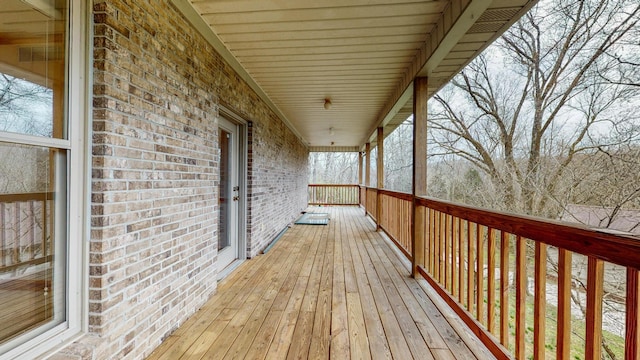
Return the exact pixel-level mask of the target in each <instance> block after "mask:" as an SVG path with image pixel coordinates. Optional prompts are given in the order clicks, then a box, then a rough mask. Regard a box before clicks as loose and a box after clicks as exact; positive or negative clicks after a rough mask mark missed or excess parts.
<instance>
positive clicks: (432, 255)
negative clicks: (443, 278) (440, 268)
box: [429, 209, 436, 277]
mask: <svg viewBox="0 0 640 360" xmlns="http://www.w3.org/2000/svg"><path fill="white" fill-rule="evenodd" d="M435 232H436V212H435V210H432V209H429V273H431V275H435V273H436V242H435ZM434 277H435V276H434Z"/></svg>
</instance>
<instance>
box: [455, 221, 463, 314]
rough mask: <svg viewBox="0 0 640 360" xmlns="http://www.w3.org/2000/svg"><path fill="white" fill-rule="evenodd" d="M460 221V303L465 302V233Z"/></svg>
mask: <svg viewBox="0 0 640 360" xmlns="http://www.w3.org/2000/svg"><path fill="white" fill-rule="evenodd" d="M456 219H458V249H459V250H458V294H459V297H458V299H459V300H460V303H463V302H464V274H465V272H464V232H463V228H462V223H463V221H462V219H461V218H456Z"/></svg>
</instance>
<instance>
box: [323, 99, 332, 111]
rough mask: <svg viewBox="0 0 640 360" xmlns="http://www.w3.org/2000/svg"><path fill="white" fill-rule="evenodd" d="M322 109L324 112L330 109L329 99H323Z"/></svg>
mask: <svg viewBox="0 0 640 360" xmlns="http://www.w3.org/2000/svg"><path fill="white" fill-rule="evenodd" d="M324 109H325V110H329V109H331V99H329V98H326V99H324Z"/></svg>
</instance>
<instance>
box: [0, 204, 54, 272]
mask: <svg viewBox="0 0 640 360" xmlns="http://www.w3.org/2000/svg"><path fill="white" fill-rule="evenodd" d="M51 199H52V194H51V193H27V194H2V195H0V274H1V273H5V272H8V271H12V270H14V269H17V268H18V267H21V266H25V265H34V264H41V263H45V262H47V261H50V259H51V250H52V249H51V246H50V245H51V244H50V241H49V239H50V236H48V232H49V231H48V229H47V217H48V207H47V202H49V201H51Z"/></svg>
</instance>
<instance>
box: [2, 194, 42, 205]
mask: <svg viewBox="0 0 640 360" xmlns="http://www.w3.org/2000/svg"><path fill="white" fill-rule="evenodd" d="M51 199H53V193H52V192H38V193H22V194H0V202H3V203H9V202H21V201H33V200H36V201H44V200H51Z"/></svg>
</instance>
